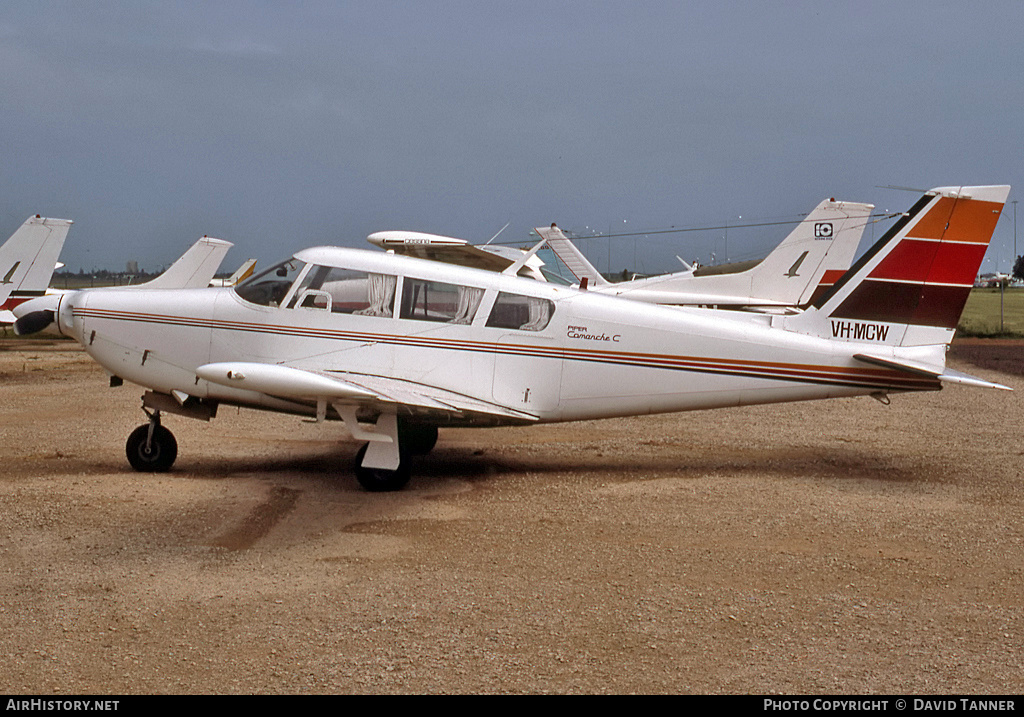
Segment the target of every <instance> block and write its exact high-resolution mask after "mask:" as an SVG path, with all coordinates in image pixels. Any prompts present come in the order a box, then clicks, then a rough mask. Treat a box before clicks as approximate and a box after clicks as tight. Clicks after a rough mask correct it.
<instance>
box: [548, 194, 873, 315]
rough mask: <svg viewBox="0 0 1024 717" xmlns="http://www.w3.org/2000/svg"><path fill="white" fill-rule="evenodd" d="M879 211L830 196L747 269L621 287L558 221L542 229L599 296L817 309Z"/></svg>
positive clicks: (708, 270) (692, 272)
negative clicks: (589, 258) (816, 303)
mask: <svg viewBox="0 0 1024 717" xmlns="http://www.w3.org/2000/svg"><path fill="white" fill-rule="evenodd" d="M872 209H874V205H872V204H860V203H857V202H837V201H836V200H835V199H825V200H824V201H822V202H821V203H820V204H818V206H817V207H815V208H814V210H813V211H812V212H811V213H810V214H808V215H807V217H806V218H805V219H803V220H802V221H801V222H800V223H799V224H797V226H796V227H795V228H794V229H793V231H792V232H790V234H789V236H787V237H786V238H785V239H784V240H783V241H782V243H781V244H779V245H778V246H777V247H776V248H775V249H774V250H773V251H772V252H771V253H770V254H769V255H768V256H767V257H765V258H764V259H763V260H762V261H760V262H757V263H756V264H755V265H754V266H750V267H749V268H745V269H744V270H741V271H734V272H723V270H722V268H719V267H714V266H711V267H701V268H692V267H691V268H688V269H687V270H686V271H682V272H676V273H673V274H665V275H661V276H651V277H647V278H643V279H633V280H632V281H622V282H617V283H611V282H609V281H607V280H606V279H605V278H604V277H603V276H601V274H600V273H599V272H598V271H597V269H596V268H594V266H593V265H592V264H591V263H590V262H589V261H587V259H586V257H585V256H584V255H583V253H582V252H580V251H579V249H577V248H576V246H575V245H573V243H572V242H571V241H570V240H569V239H568V237H566V236H565V234H564V233H562V231H561V230H560V229H559V228H558V227H556V226H555V225H554V224H552V225H551V227H549V228H544V229H537V230H536V231H537V234H538V235H540V236H542V237H544V238H546V239H547V240H548V246H550V247H551V249H552V250H553V251H554V252H555V254H556V255H557V256H558V258H559V259H561V260H562V262H563V263H564V264H565V265H566V266H567V267H569V269H570V271H572V272H573V274H575V275H576V278H577V280H578V281H580V282H582V281H587V283H588V284H589V286H588V288H589V289H590V290H591V291H600V292H602V293H607V294H612V295H613V296H621V297H623V298H625V299H633V300H634V301H645V302H649V303H654V304H672V305H677V306H680V305H687V306H694V305H700V306H708V305H711V306H717V307H719V308H748V309H777V308H783V307H798V306H807V305H809V304H810V303H811V302H813V301H814V300H815V299H816V298H817V297H818V296H820V295H822V294H823V293H825V291H827V290H828V289H829V288H830V287H831V286H832V284H833V283H834V282H835V280H836V279H838V278H839V277H840V276H842V274H843V272H845V271H846V270H847V269H849V268H850V264H851V263H852V262H853V257H854V254H856V252H857V246H858V245H859V244H860V239H861V236H862V235H863V233H864V228H865V227H866V226H867V225H868V223H869V222H870V221H871V210H872ZM748 266H749V265H748Z"/></svg>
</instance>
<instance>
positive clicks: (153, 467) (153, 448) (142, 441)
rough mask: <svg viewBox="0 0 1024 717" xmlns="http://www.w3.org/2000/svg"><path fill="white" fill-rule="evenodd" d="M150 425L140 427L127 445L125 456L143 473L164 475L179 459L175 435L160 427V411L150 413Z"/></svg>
mask: <svg viewBox="0 0 1024 717" xmlns="http://www.w3.org/2000/svg"><path fill="white" fill-rule="evenodd" d="M146 415H148V416H149V423H147V424H145V425H142V426H139V427H138V428H136V429H135V430H134V431H132V432H131V435H129V436H128V441H127V443H126V444H125V454H126V455H127V456H128V462H129V463H131V465H132V468H134V469H135V470H137V471H139V472H141V473H164V472H165V471H168V470H170V468H171V466H172V465H174V459H175V458H177V457H178V442H177V441H176V440H175V439H174V434H173V433H171V432H170V431H169V430H167V429H166V428H164V427H163V426H161V425H160V411H154V412H153V413H149V412H148V411H146Z"/></svg>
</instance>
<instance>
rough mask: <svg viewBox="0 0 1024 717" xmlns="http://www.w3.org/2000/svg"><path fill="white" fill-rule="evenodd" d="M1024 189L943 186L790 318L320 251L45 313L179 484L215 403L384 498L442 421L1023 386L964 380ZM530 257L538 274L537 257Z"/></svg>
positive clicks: (523, 420)
mask: <svg viewBox="0 0 1024 717" xmlns="http://www.w3.org/2000/svg"><path fill="white" fill-rule="evenodd" d="M1008 194H1009V187H1007V186H994V187H941V188H938V189H934V190H931V191H929V192H927V193H926V194H925V195H924V196H922V197H921V199H920V200H919V201H918V202H917V203H916V204H915V205H914V206H913V207H912V208H911V209H910V210H909V211H908V212H907V213H906V214H904V215H903V216H902V217H901V218H900V219H899V220H898V221H897V222H896V223H895V224H894V225H893V226H892V227H891V228H890V230H889V231H888V232H887V233H886V235H885V236H883V237H882V238H881V239H880V240H879V241H878V242H877V243H876V244H875V245H874V246H873V247H872V248H871V249H870V250H869V251H868V252H867V253H866V254H865V255H864V256H863V257H862V258H861V259H860V260H859V261H858V262H857V263H856V265H855V266H854V267H852V268H851V269H850V270H849V271H848V272H847V273H846V274H845V275H844V276H843V278H842V279H841V280H840V281H838V282H837V283H836V284H835V285H834V286H833V287H832V289H831V290H830V291H829V292H828V293H827V294H825V295H824V296H822V297H820V298H819V299H818V300H817V302H816V303H815V304H814V305H813V306H812V307H810V308H808V309H806V310H805V311H803V312H801V313H797V314H794V315H786V314H760V313H752V312H743V311H731V310H721V309H706V308H689V307H683V308H679V307H664V306H658V305H645V304H641V303H639V302H635V301H629V300H624V299H621V298H618V297H613V296H606V295H603V294H599V293H595V292H592V291H581V290H579V289H575V288H571V287H564V286H555V285H552V284H549V283H545V282H539V281H532V280H527V279H522V278H519V277H517V276H516V275H515V274H516V272H517V271H518V269H519V268H520V266H518V265H517V264H519V263H517V264H514V265H512V266H510V267H509V268H508V269H506V270H505V271H504V272H503V273H494V272H488V271H482V270H478V269H470V268H465V267H458V266H451V265H447V264H442V263H438V262H432V261H425V260H421V259H415V258H411V257H404V256H397V255H394V254H388V253H381V252H374V251H367V250H358V249H342V248H337V247H316V248H312V249H306V250H303V251H300V252H298V253H297V254H295V255H294V256H293V257H292V258H290V259H288V260H286V261H284V262H282V263H280V264H278V265H276V266H274V267H272V268H270V269H268V270H266V271H264V272H262V273H260V274H258V275H256V276H254V277H253V278H251V279H250V280H249V281H247V282H245V283H243V284H240V285H239V286H237V287H235V288H232V289H227V288H224V289H217V288H207V289H197V290H180V291H146V290H144V289H139V290H135V291H108V290H103V289H95V290H91V291H81V292H74V293H70V294H67V295H65V296H63V297H61V298H60V300H59V302H58V301H57V300H56V299H57V298H58V297H42V298H39V299H34V300H32V301H30V302H26V303H25V304H22V305H21V306H19V307H18V309H17V314H18V317H19V318H18V321H17V323H16V324H15V329H16V330H17V331H19V333H21V332H22V331H23V330H26V329H30V328H36V327H38V326H40V325H43V324H45V323H46V322H54V323H55V324H56V326H57V327H58V328H59V330H60V332H61V333H62V334H64V335H67V336H70V337H73V338H74V339H76V340H77V341H79V342H80V343H81V344H82V345H83V346H84V347H85V350H86V351H87V352H88V353H89V355H90V356H92V357H93V358H94V359H95V360H96V361H97V362H99V363H100V365H102V366H103V368H104V369H105V370H106V371H107V372H108V373H109V374H110V375H111V384H112V385H118V384H119V383H121V382H122V381H123V380H127V381H131V382H132V383H135V384H138V385H140V386H143V387H145V388H147V389H148V391H147V392H146V393H145V395H144V397H143V410H144V411H146V412H147V415H148V416H149V422H148V423H146V424H144V425H142V426H139V427H138V428H137V429H136V430H135V431H134V432H133V433H132V434H131V435H130V436H129V438H128V441H127V446H126V453H127V455H128V460H129V462H130V463H131V465H132V466H133V467H134V468H135V469H136V470H140V471H165V470H168V469H169V468H170V467H171V465H172V464H173V463H174V461H175V458H176V456H177V450H178V448H177V442H176V441H175V439H174V436H173V435H172V434H171V432H170V431H169V430H168V429H167V428H166V427H165V426H163V425H162V423H161V416H162V414H165V413H170V414H175V415H181V416H186V417H191V418H198V419H204V420H209V419H210V418H212V417H214V416H215V415H216V412H217V409H218V407H219V406H220V405H231V406H243V407H249V408H255V409H262V410H269V411H276V412H281V413H291V414H297V415H300V416H307V417H311V418H313V419H315V420H316V421H323V420H325V419H339V420H341V421H343V422H344V424H345V427H346V428H347V429H348V431H349V432H350V433H351V434H352V435H353V436H354V437H355V438H356V439H357V440H361V441H365V442H366V444H365V445H364V446H363V447H362V448H361V449H360V450H359V452H358V454H357V458H356V465H355V472H356V476H357V478H358V480H359V481H360V483H361V484H362V485H363V486H364V487H366V488H367V489H370V490H394V489H398V488H400V487H402V486H403V485H404V484H405V483H406V481H407V480H408V479H409V475H410V464H411V459H410V455H412V454H415V453H424V452H427V451H429V450H430V449H431V448H432V447H433V445H434V442H435V441H436V440H437V429H438V426H495V425H517V424H520V425H525V424H534V423H546V422H556V421H576V420H584V419H595V418H606V417H613V416H629V415H641V414H649V413H662V412H673V411H687V410H693V409H706V408H720V407H726V406H737V405H746V404H759V403H777V402H783V401H800V400H810V399H822V398H832V397H837V396H857V395H874V396H875V397H876V398H879V399H880V400H888V395H889V394H891V393H900V392H905V391H934V390H937V389H939V388H941V387H942V385H943V384H944V383H947V382H952V383H961V384H966V385H972V386H981V387H988V388H1006V387H1005V386H1000V385H998V384H994V383H990V382H988V381H984V380H982V379H980V378H976V377H973V376H968V375H966V374H962V373H958V372H955V371H951V370H948V369H947V368H946V367H945V361H946V350H947V348H948V346H949V343H950V341H951V340H952V337H953V334H954V331H955V327H956V325H957V321H958V319H959V316H960V313H961V311H962V309H963V305H964V302H965V301H966V299H967V295H968V294H969V292H970V291H971V284H972V282H973V280H974V277H975V275H976V273H977V270H978V266H979V265H980V263H981V260H982V257H983V256H984V254H985V251H986V248H987V246H988V243H989V241H990V239H991V236H992V232H993V230H994V228H995V226H996V222H997V221H998V219H999V215H1000V212H1001V211H1002V208H1003V205H1004V203H1005V201H1006V197H1007V195H1008ZM520 262H525V258H524V259H521V260H520Z"/></svg>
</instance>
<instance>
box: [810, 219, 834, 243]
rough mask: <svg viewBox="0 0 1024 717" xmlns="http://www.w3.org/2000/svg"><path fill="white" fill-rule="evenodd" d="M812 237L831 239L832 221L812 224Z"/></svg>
mask: <svg viewBox="0 0 1024 717" xmlns="http://www.w3.org/2000/svg"><path fill="white" fill-rule="evenodd" d="M814 238H815V239H831V238H832V222H818V223H817V224H815V225H814Z"/></svg>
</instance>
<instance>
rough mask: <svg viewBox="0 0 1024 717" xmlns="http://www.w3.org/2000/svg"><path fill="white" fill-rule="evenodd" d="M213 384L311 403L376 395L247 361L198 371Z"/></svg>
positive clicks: (316, 376)
mask: <svg viewBox="0 0 1024 717" xmlns="http://www.w3.org/2000/svg"><path fill="white" fill-rule="evenodd" d="M196 375H197V376H198V377H199V378H202V379H205V380H207V381H209V382H210V383H215V384H218V385H220V386H228V387H229V388H238V389H243V390H247V391H258V392H260V393H266V394H268V395H271V396H282V397H287V398H309V399H316V398H322V399H346V398H355V399H367V398H376V394H374V393H371V392H370V391H366V390H365V389H362V388H358V387H356V386H352V385H351V384H348V383H345V382H343V381H338V380H337V379H333V378H329V377H327V376H321V375H319V374H316V373H312V372H310V371H304V370H302V369H299V368H292V367H290V366H281V365H279V364H263V363H254V362H247V361H229V362H223V363H210V364H205V365H203V366H200V367H199V368H197V369H196Z"/></svg>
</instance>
